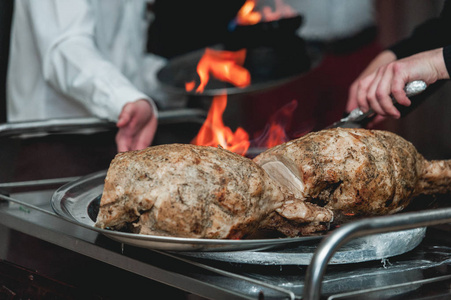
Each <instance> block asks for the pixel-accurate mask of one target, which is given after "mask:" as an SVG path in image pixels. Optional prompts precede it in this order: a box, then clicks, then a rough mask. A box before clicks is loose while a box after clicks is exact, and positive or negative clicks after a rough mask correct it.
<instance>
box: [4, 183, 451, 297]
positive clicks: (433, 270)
mask: <svg viewBox="0 0 451 300" xmlns="http://www.w3.org/2000/svg"><path fill="white" fill-rule="evenodd" d="M43 188H44V189H40V190H37V191H31V192H20V193H12V194H11V195H10V198H13V199H19V200H21V201H23V202H26V203H29V204H31V205H33V206H36V207H37V209H33V208H30V207H28V206H23V205H19V204H15V203H9V202H7V201H2V202H0V235H1V237H0V240H1V241H4V242H2V244H1V246H0V255H1V257H0V259H2V260H4V261H7V262H11V263H13V264H17V265H20V266H23V267H25V268H28V269H32V270H35V271H36V272H37V273H39V274H46V275H47V276H49V277H56V279H57V280H59V281H64V280H65V277H66V276H67V274H68V273H71V277H72V281H70V280H69V283H72V284H75V285H78V286H79V287H81V288H83V285H85V284H91V285H93V286H94V289H95V285H96V280H99V279H96V278H99V276H101V277H104V276H105V277H106V276H107V275H108V274H107V273H110V272H111V271H109V270H110V269H109V268H110V267H113V268H114V270H115V271H114V272H116V273H115V274H116V275H115V276H116V277H117V276H118V277H123V278H124V279H125V278H127V277H129V276H138V277H139V282H140V283H142V282H141V281H143V282H144V285H143V284H140V285H138V286H136V287H134V288H135V289H137V290H139V289H141V290H142V293H143V294H145V293H147V294H149V288H148V286H155V284H157V285H156V287H155V289H152V291H151V292H150V293H156V292H158V288H160V289H162V290H161V291H163V292H165V293H174V290H175V291H180V293H179V294H178V293H177V292H175V294H171V295H172V296H171V298H174V299H176V298H177V297H180V299H185V298H186V297H188V298H189V296H187V295H196V296H199V297H205V298H211V299H234V298H236V299H300V298H302V297H303V293H304V292H305V290H307V289H305V288H304V285H305V283H306V282H308V281H309V278H308V276H307V278H306V273H307V272H308V267H307V266H262V265H246V264H239V263H227V262H219V261H214V260H204V259H195V258H188V257H186V256H183V255H180V254H177V253H165V252H160V251H154V250H148V249H142V248H137V247H132V246H129V245H124V244H121V243H119V242H115V241H113V240H111V239H109V238H107V237H105V236H103V235H99V234H98V233H97V232H95V231H92V230H89V229H86V228H83V227H80V226H77V225H75V224H73V223H70V222H67V221H65V220H63V219H61V218H59V217H58V216H56V215H54V214H53V212H52V209H51V207H50V197H51V195H52V193H53V189H45V187H43ZM444 212H446V213H449V212H448V211H447V210H446V209H445V210H444ZM448 222H449V220H448ZM435 223H436V224H438V223H442V222H441V221H436V222H435ZM410 226H411V227H412V226H414V225H410ZM448 234H449V233H448V232H446V231H440V230H439V231H437V230H435V231H434V232H432V234H431V233H430V231H429V230H428V234H427V235H426V238H425V240H424V242H423V243H422V244H421V245H420V246H419V247H417V248H416V249H415V250H413V251H411V252H409V253H407V254H405V255H401V256H398V257H395V258H389V259H386V260H382V261H376V262H365V263H357V264H348V265H338V266H329V267H328V270H327V272H326V273H325V274H324V277H322V274H320V275H321V278H320V280H321V281H322V293H323V294H324V295H329V296H330V295H335V296H336V295H340V297H341V298H340V299H355V298H359V297H360V296H362V295H364V294H366V295H368V293H376V292H377V293H379V294H376V295H378V296H380V295H381V294H380V293H383V295H385V296H386V298H390V296H394V295H398V294H405V295H410V293H412V292H415V295H420V296H421V295H425V294H427V293H429V292H430V291H431V289H430V286H431V284H441V285H445V286H447V287H449V283H450V282H451V247H450V245H451V243H450V242H449V239H443V240H442V241H440V242H437V241H438V240H440V239H442V237H443V236H445V235H448ZM437 237H439V238H437ZM68 253H69V256H68V257H69V259H67V260H66V261H64V263H61V257H65V256H67V255H68ZM89 265H92V266H93V267H92V270H91V269H90V268H89V267H88V266H89ZM46 266H47V267H46ZM48 266H52V267H50V268H49V267H48ZM48 269H50V271H49V270H48ZM94 272H97V273H98V274H97V275H95V276H98V277H94V279H92V278H90V279H86V280H85V281H83V280H81V278H83V277H87V278H88V277H89V275H90V273H94ZM64 274H66V275H64ZM99 274H100V275H99ZM73 278H77V280H75V281H74V279H73ZM74 282H75V283H74ZM87 282H88V283H87ZM119 285H120V284H119ZM129 285H130V284H129V283H127V284H126V285H123V289H130V288H132V287H131V286H130V287H129ZM165 287H172V288H171V289H172V290H170V291H168V290H164V289H165ZM91 288H93V287H92V286H91ZM99 288H100V281H99ZM115 288H116V289H119V287H118V286H116V287H115ZM308 289H310V287H308ZM137 292H138V291H136V290H135V293H137ZM445 292H447V293H449V289H445ZM120 293H126V292H123V291H120V292H118V295H119V294H120ZM174 295H176V296H174ZM359 295H360V296H359ZM319 297H320V296H319V295H318V298H319ZM104 299H110V298H104ZM111 299H120V297H118V298H114V297H112V298H111ZM410 299H415V298H410ZM417 299H421V298H420V297H418V298H417Z"/></svg>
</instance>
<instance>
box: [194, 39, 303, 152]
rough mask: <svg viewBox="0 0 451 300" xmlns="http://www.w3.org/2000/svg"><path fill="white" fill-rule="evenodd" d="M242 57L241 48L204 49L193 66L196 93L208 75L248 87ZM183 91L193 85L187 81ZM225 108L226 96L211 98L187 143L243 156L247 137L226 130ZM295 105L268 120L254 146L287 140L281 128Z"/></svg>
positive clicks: (283, 127) (247, 145) (294, 102)
mask: <svg viewBox="0 0 451 300" xmlns="http://www.w3.org/2000/svg"><path fill="white" fill-rule="evenodd" d="M245 57H246V50H245V49H242V50H239V51H236V52H232V51H219V50H213V49H209V48H207V49H206V51H205V54H204V55H203V56H202V58H201V59H200V61H199V63H198V66H197V72H198V74H199V77H200V84H199V87H198V88H197V89H196V92H199V93H202V92H203V91H204V89H205V86H206V85H207V83H208V81H209V79H210V74H211V75H213V76H214V77H216V78H217V79H219V80H222V81H227V82H229V83H231V84H233V85H235V86H239V87H246V86H248V85H249V84H250V81H251V78H250V73H249V71H248V70H246V69H245V68H243V67H242V65H243V64H244V60H245ZM185 88H186V90H187V91H191V90H193V89H194V88H195V82H187V83H186V84H185ZM226 106H227V95H226V94H222V95H219V96H216V97H214V98H213V102H212V104H211V107H210V110H209V112H208V115H207V118H206V120H205V122H204V124H203V125H202V127H201V128H200V130H199V133H198V134H197V136H196V137H195V138H194V139H193V140H192V141H191V143H192V144H195V145H204V146H213V147H217V146H221V147H223V148H225V149H228V150H230V151H233V152H235V153H238V154H241V155H245V154H246V152H247V151H248V149H249V147H250V144H251V142H250V141H249V134H248V133H247V132H246V131H245V130H244V129H243V128H241V127H238V128H237V130H236V131H235V132H233V131H232V130H231V129H230V128H229V127H227V126H225V125H224V122H223V119H222V115H223V113H224V111H225V109H226ZM296 106H297V101H295V100H294V101H293V102H291V103H290V104H289V105H287V106H285V107H283V108H282V109H281V110H279V111H278V112H276V113H275V114H274V115H273V116H272V117H271V118H270V122H269V126H268V127H267V129H266V130H265V132H264V133H263V134H262V135H261V137H260V138H259V139H258V145H257V146H259V147H273V146H276V145H278V144H281V143H283V142H286V141H287V140H288V137H287V135H286V133H285V127H286V124H288V123H289V122H290V120H291V115H292V114H293V111H294V109H296Z"/></svg>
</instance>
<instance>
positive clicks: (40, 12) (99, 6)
mask: <svg viewBox="0 0 451 300" xmlns="http://www.w3.org/2000/svg"><path fill="white" fill-rule="evenodd" d="M147 23H148V20H147V19H146V1H141V0H138V1H122V0H114V1H101V0H98V1H86V0H79V1H56V0H43V1H27V0H17V1H15V7H14V16H13V24H12V33H11V38H12V40H11V51H10V61H9V71H8V95H7V96H8V97H7V101H8V102H7V107H8V114H7V116H8V121H10V122H15V121H29V120H45V119H52V118H70V117H90V116H95V117H99V118H106V119H108V120H111V121H114V122H116V124H117V127H118V133H117V135H116V142H117V149H118V151H127V150H134V149H142V148H144V147H147V146H148V145H149V144H150V143H151V142H152V139H153V137H154V134H155V131H156V127H157V114H158V112H157V107H156V105H155V103H154V100H153V99H151V97H150V96H149V94H150V93H151V92H152V87H153V82H145V81H144V78H145V77H144V76H143V74H146V76H147V77H149V75H148V74H149V73H151V70H149V68H147V69H145V68H144V67H149V65H150V68H152V67H153V68H154V69H155V66H156V67H160V66H161V65H162V63H164V60H161V59H159V58H158V57H155V59H154V60H153V61H152V62H150V63H149V62H148V60H149V56H147V55H146V53H145V43H146V29H147V26H146V25H147ZM152 63H153V64H154V66H152V65H151V64H152Z"/></svg>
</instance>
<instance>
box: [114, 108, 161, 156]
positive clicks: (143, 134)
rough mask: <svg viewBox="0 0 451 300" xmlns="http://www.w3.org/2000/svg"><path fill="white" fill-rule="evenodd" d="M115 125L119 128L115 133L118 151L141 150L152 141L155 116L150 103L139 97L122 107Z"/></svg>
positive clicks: (155, 123) (155, 122) (155, 124)
mask: <svg viewBox="0 0 451 300" xmlns="http://www.w3.org/2000/svg"><path fill="white" fill-rule="evenodd" d="M116 126H117V127H118V128H119V131H118V133H117V134H116V144H117V150H118V152H124V151H130V150H141V149H144V148H146V147H148V146H149V145H150V144H151V143H152V140H153V138H154V136H155V132H156V130H157V118H156V117H155V114H154V111H153V108H152V106H151V105H150V103H149V102H148V101H147V100H145V99H141V100H137V101H135V102H130V103H127V104H126V105H125V106H124V107H123V108H122V111H121V114H120V115H119V120H118V121H117V123H116Z"/></svg>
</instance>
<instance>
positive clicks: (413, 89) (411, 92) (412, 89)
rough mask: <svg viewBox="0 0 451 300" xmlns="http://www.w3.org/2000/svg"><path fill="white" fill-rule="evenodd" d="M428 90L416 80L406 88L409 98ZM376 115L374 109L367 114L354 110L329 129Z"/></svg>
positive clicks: (422, 83)
mask: <svg viewBox="0 0 451 300" xmlns="http://www.w3.org/2000/svg"><path fill="white" fill-rule="evenodd" d="M426 88H427V84H426V83H425V82H424V81H421V80H416V81H412V82H410V83H408V84H407V85H406V87H405V88H404V91H405V92H406V96H407V97H413V96H415V95H418V94H420V93H422V92H423V91H425V90H426ZM392 100H393V103H394V104H395V103H397V101H396V99H395V98H394V97H393V96H392ZM373 115H374V111H373V110H372V109H370V110H368V111H367V112H363V111H362V110H361V109H360V108H356V109H354V110H352V111H351V112H350V113H349V115H348V116H347V117H345V118H342V119H341V120H340V121H338V122H335V123H334V124H332V125H330V126H328V127H327V128H335V127H347V126H346V125H347V124H351V126H352V125H354V124H358V123H360V122H362V121H364V120H365V119H367V118H370V117H371V116H373Z"/></svg>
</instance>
